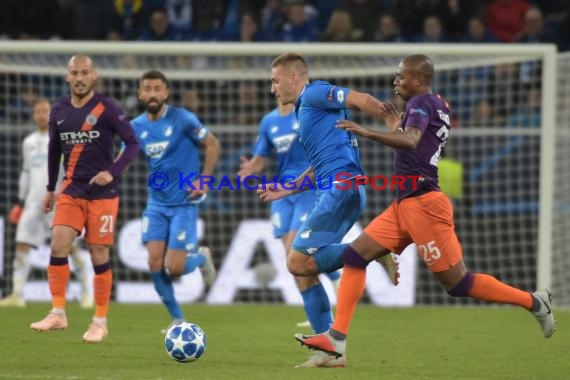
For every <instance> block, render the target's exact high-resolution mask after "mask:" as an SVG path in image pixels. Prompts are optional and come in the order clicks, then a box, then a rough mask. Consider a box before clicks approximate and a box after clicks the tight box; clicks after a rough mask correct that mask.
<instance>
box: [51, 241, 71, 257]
mask: <svg viewBox="0 0 570 380" xmlns="http://www.w3.org/2000/svg"><path fill="white" fill-rule="evenodd" d="M50 249H51V254H52V256H56V257H64V256H68V255H69V254H70V253H71V244H68V243H67V242H62V241H59V240H52V241H51V246H50Z"/></svg>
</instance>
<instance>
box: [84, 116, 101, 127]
mask: <svg viewBox="0 0 570 380" xmlns="http://www.w3.org/2000/svg"><path fill="white" fill-rule="evenodd" d="M97 120H98V119H97V116H95V115H93V114H92V113H90V114H89V115H87V117H86V118H85V122H86V123H87V124H89V125H95V124H97Z"/></svg>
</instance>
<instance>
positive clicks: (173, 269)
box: [165, 265, 184, 277]
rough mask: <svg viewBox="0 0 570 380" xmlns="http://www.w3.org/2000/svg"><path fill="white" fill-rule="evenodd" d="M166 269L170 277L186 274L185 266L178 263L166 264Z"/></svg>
mask: <svg viewBox="0 0 570 380" xmlns="http://www.w3.org/2000/svg"><path fill="white" fill-rule="evenodd" d="M165 269H166V272H167V273H168V275H169V276H170V277H180V276H182V275H183V274H184V267H182V268H180V267H178V266H176V265H166V268H165Z"/></svg>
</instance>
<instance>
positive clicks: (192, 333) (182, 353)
mask: <svg viewBox="0 0 570 380" xmlns="http://www.w3.org/2000/svg"><path fill="white" fill-rule="evenodd" d="M164 348H166V352H167V353H168V355H170V357H171V358H172V359H174V360H176V361H179V362H182V363H190V362H193V361H195V360H198V359H199V358H200V356H202V355H203V354H204V351H205V350H206V334H204V331H203V330H202V329H201V328H200V326H198V325H195V324H194V323H190V322H182V323H179V324H177V325H174V326H172V327H171V328H170V329H169V330H168V332H167V333H166V337H165V338H164Z"/></svg>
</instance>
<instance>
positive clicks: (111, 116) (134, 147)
mask: <svg viewBox="0 0 570 380" xmlns="http://www.w3.org/2000/svg"><path fill="white" fill-rule="evenodd" d="M106 106H107V108H106V109H107V112H108V113H107V118H108V121H109V124H110V125H111V126H112V127H113V130H114V132H115V133H116V134H117V135H119V137H120V138H121V140H122V142H123V143H124V144H125V149H123V150H122V151H121V154H119V157H118V158H117V159H116V160H115V162H113V163H112V164H111V166H109V168H108V169H107V171H108V172H109V173H111V175H112V176H113V177H117V176H118V175H120V174H121V173H122V172H123V170H125V168H126V167H127V166H128V164H130V163H131V162H132V161H133V160H134V159H135V158H136V156H137V154H138V152H139V144H138V142H137V139H136V137H135V132H134V131H133V127H132V126H131V123H129V120H128V119H127V116H126V115H125V114H124V113H123V111H122V110H121V109H120V108H119V106H118V105H117V104H116V103H115V102H113V101H111V100H110V99H108V100H107V102H106Z"/></svg>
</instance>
